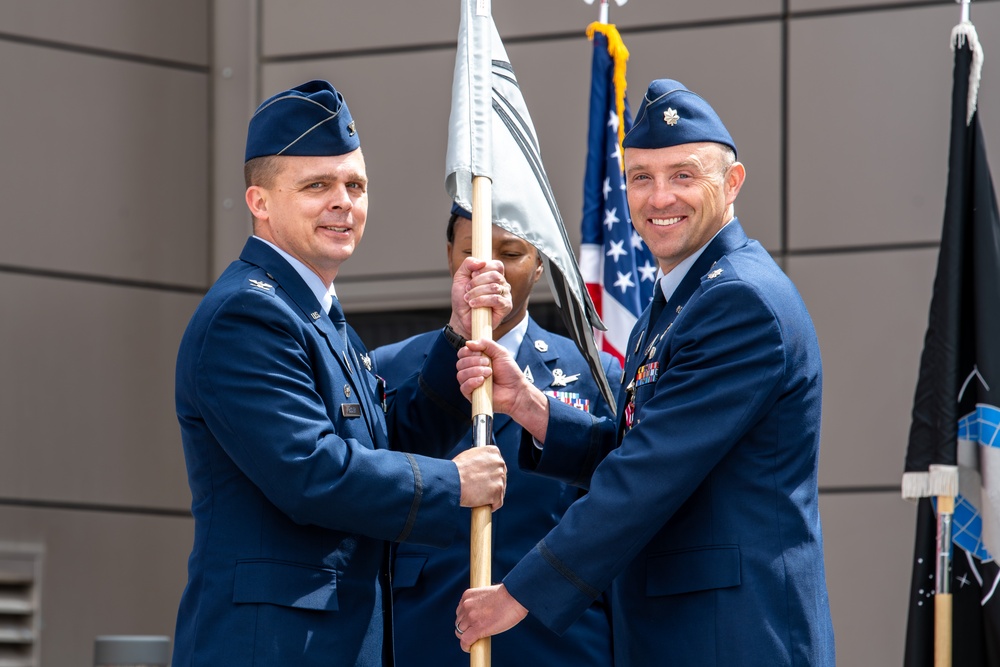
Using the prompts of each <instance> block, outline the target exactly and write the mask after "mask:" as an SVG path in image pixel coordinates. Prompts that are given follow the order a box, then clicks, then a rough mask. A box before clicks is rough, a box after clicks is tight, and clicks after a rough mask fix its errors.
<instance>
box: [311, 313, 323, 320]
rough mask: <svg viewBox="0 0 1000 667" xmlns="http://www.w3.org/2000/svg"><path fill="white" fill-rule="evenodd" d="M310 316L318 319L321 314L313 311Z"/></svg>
mask: <svg viewBox="0 0 1000 667" xmlns="http://www.w3.org/2000/svg"><path fill="white" fill-rule="evenodd" d="M309 317H311V318H313V319H314V320H318V319H319V318H320V314H319V313H318V312H314V313H311V314H310V315H309Z"/></svg>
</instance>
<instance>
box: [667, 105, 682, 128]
mask: <svg viewBox="0 0 1000 667" xmlns="http://www.w3.org/2000/svg"><path fill="white" fill-rule="evenodd" d="M680 119H681V116H680V114H678V113H677V109H671V108H669V107H668V108H667V110H666V111H664V112H663V122H664V123H666V124H667V125H669V126H670V127H673V126H674V125H676V124H677V121H679V120H680Z"/></svg>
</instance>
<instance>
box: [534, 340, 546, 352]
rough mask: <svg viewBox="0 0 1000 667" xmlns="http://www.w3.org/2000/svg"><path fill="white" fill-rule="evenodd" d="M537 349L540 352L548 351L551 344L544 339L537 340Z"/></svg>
mask: <svg viewBox="0 0 1000 667" xmlns="http://www.w3.org/2000/svg"><path fill="white" fill-rule="evenodd" d="M535 349H536V350H538V351H539V352H548V351H549V344H548V343H546V342H545V341H544V340H536V341H535Z"/></svg>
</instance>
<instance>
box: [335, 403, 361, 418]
mask: <svg viewBox="0 0 1000 667" xmlns="http://www.w3.org/2000/svg"><path fill="white" fill-rule="evenodd" d="M340 414H342V415H343V416H345V417H360V416H361V404H360V403H341V404H340Z"/></svg>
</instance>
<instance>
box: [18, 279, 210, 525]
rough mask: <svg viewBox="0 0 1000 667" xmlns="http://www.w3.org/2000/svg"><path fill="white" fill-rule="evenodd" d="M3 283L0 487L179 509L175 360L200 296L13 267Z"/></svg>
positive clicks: (35, 495) (182, 501) (181, 480)
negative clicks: (16, 271) (42, 274)
mask: <svg viewBox="0 0 1000 667" xmlns="http://www.w3.org/2000/svg"><path fill="white" fill-rule="evenodd" d="M4 286H5V289H4V290H2V291H0V312H2V313H3V317H2V318H0V340H2V341H3V345H2V346H0V377H3V378H4V381H3V383H0V442H2V443H3V450H4V451H3V458H4V464H3V465H2V466H0V489H3V492H2V494H0V495H2V496H4V497H15V498H24V499H39V500H42V499H49V500H55V499H58V500H61V501H63V500H66V501H77V502H93V503H108V504H115V505H125V506H148V507H168V508H182V509H186V508H187V507H188V506H189V505H190V502H191V498H190V492H189V491H188V488H187V477H186V474H185V472H184V461H183V453H182V450H181V443H180V429H179V426H178V424H177V419H176V416H175V413H174V400H173V390H174V384H173V377H174V373H173V370H174V362H175V359H176V356H177V346H178V343H179V342H180V337H181V334H182V332H183V330H184V327H185V326H186V324H187V320H188V318H189V317H190V315H191V313H192V312H193V310H194V307H195V305H196V304H197V302H198V297H197V296H192V295H178V294H170V293H159V292H152V291H149V290H141V289H131V288H122V287H110V286H106V285H96V284H87V283H81V282H74V281H69V280H58V279H51V278H36V277H30V276H20V275H8V276H6V277H5V278H4ZM0 539H2V535H0Z"/></svg>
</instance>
